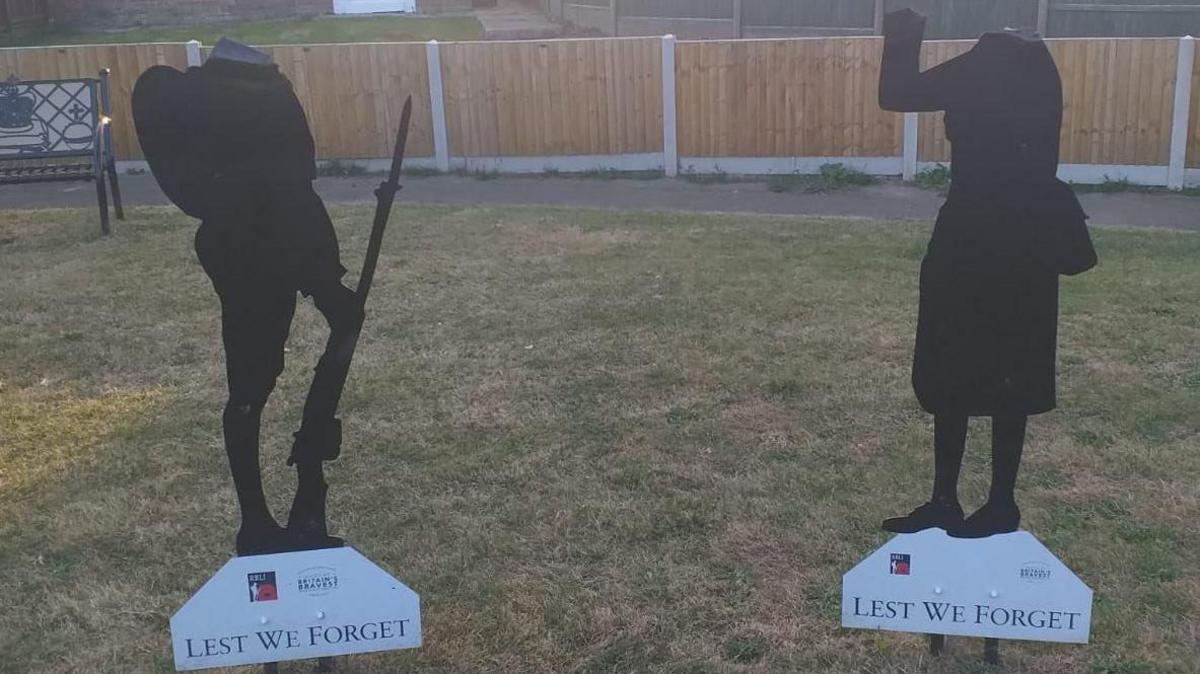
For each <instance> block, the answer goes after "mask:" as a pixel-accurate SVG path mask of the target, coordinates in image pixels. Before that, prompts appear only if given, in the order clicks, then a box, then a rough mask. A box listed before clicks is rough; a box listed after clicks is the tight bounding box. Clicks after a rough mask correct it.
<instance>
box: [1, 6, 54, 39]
mask: <svg viewBox="0 0 1200 674" xmlns="http://www.w3.org/2000/svg"><path fill="white" fill-rule="evenodd" d="M49 20H50V9H49V7H48V6H47V5H46V0H8V1H7V4H5V5H4V6H3V7H2V8H0V30H4V31H10V30H26V29H32V28H41V27H42V26H44V25H45V24H46V22H47V21H49Z"/></svg>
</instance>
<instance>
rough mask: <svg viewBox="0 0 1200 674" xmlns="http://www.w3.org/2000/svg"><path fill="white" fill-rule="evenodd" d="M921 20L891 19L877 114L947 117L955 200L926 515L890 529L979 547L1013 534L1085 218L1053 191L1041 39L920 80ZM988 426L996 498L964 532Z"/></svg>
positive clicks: (949, 220)
mask: <svg viewBox="0 0 1200 674" xmlns="http://www.w3.org/2000/svg"><path fill="white" fill-rule="evenodd" d="M924 30H925V18H924V17H923V16H921V15H919V14H917V13H915V12H913V11H911V10H901V11H898V12H892V13H890V14H888V15H887V16H886V17H885V18H884V36H885V40H884V55H883V66H882V72H881V75H880V82H879V103H880V106H881V107H883V108H884V109H885V110H893V111H897V112H924V111H935V110H944V111H945V113H946V116H945V123H946V136H947V138H948V139H949V140H950V142H951V146H952V162H951V186H950V192H949V196H948V197H947V199H946V203H945V205H944V206H943V207H942V209H941V212H940V213H939V215H938V219H937V223H936V225H935V227H934V230H933V236H932V238H931V240H930V242H929V247H928V250H927V252H926V255H925V259H924V261H923V262H922V264H921V282H920V288H921V299H920V309H919V312H918V319H917V337H916V348H915V352H914V358H913V372H912V380H913V388H914V390H915V392H916V394H917V399H918V401H919V402H920V404H921V407H922V408H923V409H925V411H927V412H930V413H931V414H933V415H934V464H935V473H934V484H933V496H932V498H931V499H930V500H929V502H927V503H925V504H924V505H921V506H920V507H918V508H917V509H916V510H914V511H912V512H911V513H910V514H908V515H906V516H904V517H895V518H891V519H888V520H886V521H885V522H884V523H883V527H884V529H886V530H888V531H893V532H897V533H911V532H915V531H920V530H923V529H928V528H931V527H941V528H943V529H945V530H946V531H947V532H948V533H949V534H950V535H951V536H955V537H961V538H980V537H985V536H990V535H992V534H996V533H1004V532H1011V531H1015V530H1016V529H1017V528H1018V526H1019V525H1020V521H1021V513H1020V509H1019V508H1018V507H1017V503H1016V497H1015V488H1016V480H1017V471H1018V468H1019V466H1020V462H1021V454H1022V450H1023V447H1024V443H1025V429H1026V422H1027V418H1028V417H1029V416H1030V415H1034V414H1040V413H1043V412H1047V411H1050V410H1051V409H1054V407H1055V404H1056V401H1055V352H1056V348H1057V338H1058V335H1057V331H1058V276H1059V275H1060V274H1077V273H1081V272H1083V271H1086V270H1088V269H1090V268H1091V267H1093V266H1094V265H1095V264H1096V254H1095V250H1094V249H1093V248H1092V243H1091V239H1090V237H1089V235H1088V232H1087V227H1086V223H1085V220H1086V218H1087V216H1086V215H1085V214H1084V213H1083V210H1082V209H1081V208H1080V206H1079V202H1078V200H1077V199H1076V198H1075V195H1074V193H1073V192H1072V190H1071V188H1070V186H1068V185H1066V184H1064V183H1062V182H1061V181H1059V180H1058V179H1057V177H1056V173H1057V169H1058V155H1059V134H1060V131H1061V127H1062V111H1063V101H1062V82H1061V80H1060V78H1059V75H1058V70H1057V68H1056V67H1055V65H1054V60H1053V58H1052V57H1051V55H1050V52H1049V50H1048V49H1047V48H1046V45H1045V43H1044V42H1043V41H1042V40H1041V38H1040V37H1038V36H1037V35H1034V34H1031V33H1025V32H1016V31H1004V32H998V33H988V34H985V35H984V36H983V37H981V38H980V39H979V41H978V43H977V44H976V45H975V46H974V47H973V48H972V49H971V50H970V51H969V52H967V53H966V54H963V55H962V56H959V57H957V58H955V59H952V60H950V61H948V62H946V63H943V64H941V65H939V66H937V67H935V68H932V69H930V70H927V71H925V72H921V71H920V67H919V60H920V51H921V41H922V38H923V35H924ZM972 416H989V417H991V418H992V484H991V490H990V492H989V494H988V499H987V502H986V503H985V504H984V505H983V506H982V507H981V508H980V509H979V510H977V511H976V512H975V513H973V514H972V515H971V516H970V517H967V518H966V519H964V518H963V510H962V507H961V506H960V505H959V501H958V477H959V471H960V468H961V466H962V457H963V450H964V447H965V444H966V435H967V420H968V418H969V417H972Z"/></svg>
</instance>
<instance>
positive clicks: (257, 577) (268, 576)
mask: <svg viewBox="0 0 1200 674" xmlns="http://www.w3.org/2000/svg"><path fill="white" fill-rule="evenodd" d="M246 583H247V584H248V585H249V586H250V601H251V603H253V602H256V601H275V600H276V599H279V588H278V586H277V585H275V572H274V571H260V572H258V573H248V574H246Z"/></svg>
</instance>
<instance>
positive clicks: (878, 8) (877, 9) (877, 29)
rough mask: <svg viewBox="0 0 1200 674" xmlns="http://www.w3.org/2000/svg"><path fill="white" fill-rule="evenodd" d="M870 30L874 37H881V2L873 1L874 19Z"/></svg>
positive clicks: (881, 0)
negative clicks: (873, 32)
mask: <svg viewBox="0 0 1200 674" xmlns="http://www.w3.org/2000/svg"><path fill="white" fill-rule="evenodd" d="M871 29H872V30H873V31H875V34H876V35H883V0H875V17H874V20H873V21H872V22H871Z"/></svg>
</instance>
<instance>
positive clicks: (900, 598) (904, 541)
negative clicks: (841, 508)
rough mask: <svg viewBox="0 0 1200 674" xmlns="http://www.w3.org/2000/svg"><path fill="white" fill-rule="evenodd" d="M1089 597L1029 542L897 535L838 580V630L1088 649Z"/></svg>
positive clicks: (1015, 537)
mask: <svg viewBox="0 0 1200 674" xmlns="http://www.w3.org/2000/svg"><path fill="white" fill-rule="evenodd" d="M1091 622H1092V591H1091V590H1090V589H1089V588H1088V587H1087V586H1086V585H1084V584H1083V582H1082V581H1081V580H1079V578H1078V577H1077V576H1076V575H1075V574H1074V573H1072V572H1071V570H1070V569H1068V568H1067V567H1066V566H1065V565H1064V564H1063V563H1062V562H1060V561H1059V560H1058V558H1057V557H1055V556H1054V555H1053V554H1052V553H1051V552H1050V551H1049V550H1047V549H1046V547H1045V546H1043V545H1042V544H1041V543H1040V542H1038V540H1037V539H1036V538H1034V537H1033V535H1032V534H1030V533H1029V532H1026V531H1018V532H1015V533H1011V534H1000V535H997V536H990V537H988V538H980V539H958V538H951V537H949V536H947V535H946V532H944V531H942V530H941V529H927V530H925V531H922V532H920V533H916V534H902V535H899V536H896V537H895V538H893V539H892V540H890V541H888V542H887V543H886V544H884V546H883V547H881V548H879V549H878V550H876V551H875V552H873V553H871V555H870V556H869V557H867V558H866V559H865V560H863V561H862V562H861V563H859V564H858V566H855V567H854V568H853V569H851V570H850V571H849V572H848V573H846V575H845V576H843V577H842V626H843V627H857V628H862V629H873V630H892V631H897V632H918V633H925V634H952V635H960V636H974V637H991V638H994V639H1023V640H1029V641H1058V642H1068V643H1087V641H1088V634H1089V631H1090V629H1091Z"/></svg>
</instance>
